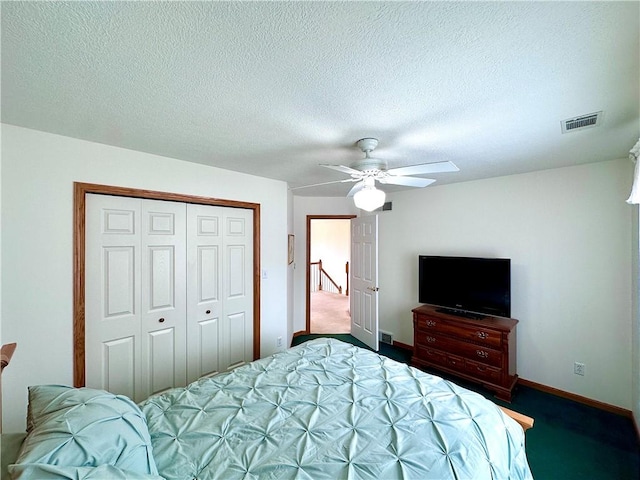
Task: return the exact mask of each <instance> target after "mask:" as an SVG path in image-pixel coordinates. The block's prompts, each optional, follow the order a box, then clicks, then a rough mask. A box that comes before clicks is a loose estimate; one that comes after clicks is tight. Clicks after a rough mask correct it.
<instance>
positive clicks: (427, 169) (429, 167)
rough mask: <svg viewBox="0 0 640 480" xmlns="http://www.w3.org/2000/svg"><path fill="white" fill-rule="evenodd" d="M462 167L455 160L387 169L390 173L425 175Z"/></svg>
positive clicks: (456, 169)
mask: <svg viewBox="0 0 640 480" xmlns="http://www.w3.org/2000/svg"><path fill="white" fill-rule="evenodd" d="M459 170H460V169H459V168H458V167H456V165H455V164H454V163H453V162H449V161H446V162H434V163H421V164H419V165H409V166H408V167H398V168H392V169H390V170H387V173H388V174H389V175H423V174H425V173H441V172H457V171H459Z"/></svg>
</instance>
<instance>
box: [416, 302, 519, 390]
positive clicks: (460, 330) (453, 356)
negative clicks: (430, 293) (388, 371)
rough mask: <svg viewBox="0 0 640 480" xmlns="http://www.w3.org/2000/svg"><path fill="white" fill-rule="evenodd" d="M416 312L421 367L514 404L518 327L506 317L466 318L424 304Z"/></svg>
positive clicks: (417, 354) (513, 320) (514, 321)
mask: <svg viewBox="0 0 640 480" xmlns="http://www.w3.org/2000/svg"><path fill="white" fill-rule="evenodd" d="M412 312H413V357H412V358H411V363H412V365H413V366H415V367H418V368H435V369H437V370H441V371H442V372H446V373H449V374H452V375H456V376H458V377H460V378H464V379H466V380H470V381H472V382H476V383H479V384H481V385H482V386H483V387H485V388H487V389H489V390H492V391H494V392H495V394H496V397H497V398H499V399H501V400H505V401H507V402H510V401H511V392H512V391H513V388H514V387H515V385H516V382H517V380H518V375H517V374H516V325H517V323H518V320H516V319H514V318H503V317H490V316H487V317H481V318H478V319H475V318H467V317H462V316H457V315H453V314H450V313H446V312H443V311H440V309H439V308H438V307H435V306H433V305H422V306H420V307H417V308H414V309H413V310H412Z"/></svg>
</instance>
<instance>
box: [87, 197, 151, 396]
mask: <svg viewBox="0 0 640 480" xmlns="http://www.w3.org/2000/svg"><path fill="white" fill-rule="evenodd" d="M86 202H87V204H86V212H87V213H86V223H85V238H86V241H85V256H86V259H87V260H86V272H85V278H86V285H85V299H86V300H85V303H86V306H85V318H86V321H85V372H86V386H87V387H92V388H100V389H104V390H109V391H110V392H113V393H118V394H123V395H126V396H128V397H129V398H140V393H141V388H142V386H141V385H140V384H139V383H138V382H139V380H140V378H141V376H140V375H141V372H140V368H141V363H140V362H139V361H137V359H139V358H140V345H141V342H140V336H141V330H140V302H139V297H140V281H141V275H140V271H141V268H142V265H141V263H140V262H139V261H138V256H139V254H140V232H139V227H137V226H136V224H137V223H139V218H140V213H141V202H140V200H137V199H132V198H119V197H110V196H105V195H87V197H86Z"/></svg>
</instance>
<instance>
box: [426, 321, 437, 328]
mask: <svg viewBox="0 0 640 480" xmlns="http://www.w3.org/2000/svg"><path fill="white" fill-rule="evenodd" d="M435 326H436V322H435V321H433V320H427V327H435Z"/></svg>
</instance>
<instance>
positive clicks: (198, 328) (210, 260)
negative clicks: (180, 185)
mask: <svg viewBox="0 0 640 480" xmlns="http://www.w3.org/2000/svg"><path fill="white" fill-rule="evenodd" d="M222 211H223V209H222V208H221V207H212V206H207V205H192V204H190V205H187V265H188V267H187V295H188V302H187V338H188V340H187V343H188V345H189V352H188V355H187V359H188V360H187V377H188V380H189V382H192V381H194V380H196V379H198V378H200V377H203V376H205V375H215V374H216V373H218V372H220V324H221V323H222V322H221V321H220V316H221V314H222V313H221V311H222V306H221V303H222V292H221V290H222V286H221V278H222Z"/></svg>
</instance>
